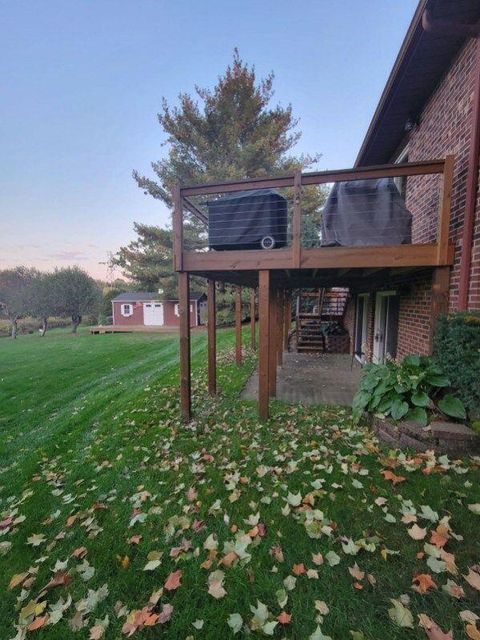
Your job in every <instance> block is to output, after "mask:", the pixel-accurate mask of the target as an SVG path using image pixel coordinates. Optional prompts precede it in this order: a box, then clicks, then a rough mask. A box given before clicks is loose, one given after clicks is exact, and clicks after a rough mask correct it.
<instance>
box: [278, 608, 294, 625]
mask: <svg viewBox="0 0 480 640" xmlns="http://www.w3.org/2000/svg"><path fill="white" fill-rule="evenodd" d="M277 620H278V622H279V623H280V624H290V622H291V620H292V614H290V613H287V612H286V611H282V612H281V613H280V614H279V615H278V616H277Z"/></svg>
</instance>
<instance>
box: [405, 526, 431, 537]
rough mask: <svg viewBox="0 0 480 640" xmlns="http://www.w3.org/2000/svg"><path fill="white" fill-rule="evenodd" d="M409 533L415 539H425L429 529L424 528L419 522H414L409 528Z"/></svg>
mask: <svg viewBox="0 0 480 640" xmlns="http://www.w3.org/2000/svg"><path fill="white" fill-rule="evenodd" d="M407 533H408V535H409V536H410V537H411V538H413V539H414V540H423V539H424V538H425V536H426V535H427V530H426V529H422V528H421V527H419V526H418V524H414V525H413V527H411V528H410V529H407Z"/></svg>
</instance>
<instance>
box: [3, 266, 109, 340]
mask: <svg viewBox="0 0 480 640" xmlns="http://www.w3.org/2000/svg"><path fill="white" fill-rule="evenodd" d="M102 298H103V295H102V289H101V287H100V286H99V285H98V283H97V282H96V281H95V280H94V279H93V278H92V277H91V276H89V275H88V273H86V272H85V271H83V270H82V269H80V268H79V267H65V268H62V269H55V270H54V271H52V272H48V273H47V272H42V271H39V270H38V269H30V268H28V267H23V266H21V267H15V268H13V269H4V270H2V271H0V315H1V316H3V317H5V318H7V319H8V321H9V322H10V335H11V337H12V338H16V337H17V330H18V321H19V320H20V319H21V318H24V317H26V316H31V317H34V318H38V319H39V321H40V322H41V329H40V335H41V336H44V335H45V333H46V331H47V328H48V321H49V318H52V317H62V318H69V319H70V320H71V327H72V333H76V332H77V329H78V326H79V324H80V323H81V321H82V317H83V316H85V315H86V314H90V313H96V312H97V311H98V310H99V309H100V305H101V303H102Z"/></svg>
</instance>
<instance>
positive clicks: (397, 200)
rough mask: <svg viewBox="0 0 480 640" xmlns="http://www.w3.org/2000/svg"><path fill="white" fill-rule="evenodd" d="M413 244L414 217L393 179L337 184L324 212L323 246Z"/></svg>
mask: <svg viewBox="0 0 480 640" xmlns="http://www.w3.org/2000/svg"><path fill="white" fill-rule="evenodd" d="M411 242H412V215H411V213H410V212H409V211H408V209H407V207H406V206H405V201H404V199H403V198H402V196H401V195H400V192H399V191H398V189H397V186H396V184H395V181H394V180H393V178H380V179H378V180H355V181H351V182H337V183H335V185H334V186H333V188H332V190H331V192H330V195H329V196H328V199H327V202H326V203H325V207H324V209H323V216H322V245H323V246H335V245H341V246H345V247H355V246H374V245H394V244H411Z"/></svg>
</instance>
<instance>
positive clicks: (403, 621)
mask: <svg viewBox="0 0 480 640" xmlns="http://www.w3.org/2000/svg"><path fill="white" fill-rule="evenodd" d="M390 602H391V603H392V605H393V607H392V608H391V609H389V610H388V615H389V616H390V619H391V620H392V621H393V622H394V623H395V624H396V625H397V626H398V627H408V628H410V629H413V616H412V613H411V611H410V610H409V609H407V607H406V606H405V605H404V604H403V603H402V602H401V601H400V600H396V599H395V598H390Z"/></svg>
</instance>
